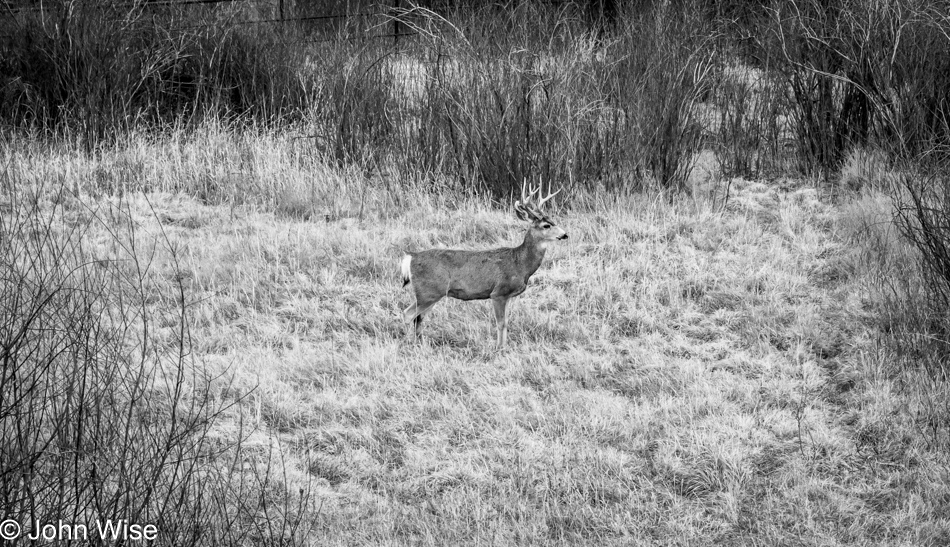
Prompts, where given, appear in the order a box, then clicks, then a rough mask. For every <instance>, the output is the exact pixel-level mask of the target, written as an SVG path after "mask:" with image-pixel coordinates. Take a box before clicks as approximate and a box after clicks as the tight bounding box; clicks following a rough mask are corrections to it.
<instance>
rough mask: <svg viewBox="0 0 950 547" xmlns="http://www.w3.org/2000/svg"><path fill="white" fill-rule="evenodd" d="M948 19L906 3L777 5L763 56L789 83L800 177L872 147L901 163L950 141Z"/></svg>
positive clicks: (942, 12) (809, 0)
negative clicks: (849, 154) (949, 116)
mask: <svg viewBox="0 0 950 547" xmlns="http://www.w3.org/2000/svg"><path fill="white" fill-rule="evenodd" d="M948 16H950V13H948V12H947V11H946V7H945V6H943V7H941V6H936V5H930V4H928V5H926V6H923V5H917V4H913V3H906V2H871V3H867V2H857V3H854V2H830V3H829V2H819V1H817V0H803V1H800V0H796V1H794V2H787V3H782V4H778V5H777V7H776V8H775V10H774V11H773V17H772V18H771V23H770V26H771V29H772V32H771V33H770V34H768V35H767V36H770V37H771V38H772V39H771V40H763V43H764V45H765V48H764V49H765V55H766V56H767V57H768V58H770V59H772V60H774V61H776V62H777V65H776V67H777V68H778V69H779V70H780V71H781V72H782V73H783V74H784V75H785V76H786V77H787V79H788V81H789V83H790V91H791V93H790V99H791V106H792V108H791V112H790V115H791V119H792V127H793V130H794V134H795V138H796V147H797V151H798V155H799V160H800V167H801V169H802V170H803V171H805V172H808V173H812V174H821V175H823V176H825V177H829V176H830V175H831V174H832V173H835V172H836V171H837V169H838V168H839V167H840V165H841V161H842V160H843V159H844V155H845V153H846V152H847V150H849V149H851V148H854V147H861V146H866V145H868V144H873V145H874V146H877V147H880V148H881V149H884V150H887V151H889V152H890V153H891V154H892V155H893V156H895V157H901V158H905V159H910V158H913V157H916V156H919V155H920V154H921V153H923V152H926V151H928V150H934V149H943V148H945V147H946V146H947V143H948V142H950V141H948V138H950V131H948V128H950V125H948V123H947V120H948V114H950V95H948V91H947V89H948V88H950V86H948V84H950V80H948V78H950V76H948V74H950V25H948V21H950V17H948Z"/></svg>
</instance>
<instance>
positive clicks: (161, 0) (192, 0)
mask: <svg viewBox="0 0 950 547" xmlns="http://www.w3.org/2000/svg"><path fill="white" fill-rule="evenodd" d="M237 1H242V0H156V1H154V2H147V1H146V2H128V3H122V4H118V3H116V4H108V3H94V4H93V5H92V6H91V7H93V8H94V9H98V10H103V9H119V8H142V9H147V8H150V7H156V6H157V7H166V6H188V5H202V4H226V3H232V2H237ZM392 1H393V7H392V8H388V9H387V8H386V7H385V6H383V5H380V6H379V9H378V11H370V12H355V13H342V14H334V15H305V16H298V17H284V16H283V8H284V6H283V4H284V2H283V0H280V5H279V11H280V12H281V17H280V18H279V19H259V20H244V21H227V22H218V23H199V24H194V25H188V26H184V27H176V28H171V29H168V30H172V31H181V30H192V29H202V28H209V27H218V26H230V27H234V26H244V25H269V24H284V23H297V22H307V21H331V20H340V19H344V20H349V19H362V18H366V17H376V16H385V15H387V14H392V13H394V12H397V11H398V12H403V13H407V11H406V10H404V9H402V8H400V7H399V5H400V4H401V2H400V1H399V0H392ZM2 6H3V8H5V9H6V10H7V11H8V12H10V13H11V14H13V15H16V14H17V13H20V12H27V13H29V12H38V11H39V12H48V11H53V10H50V8H49V7H48V6H46V7H44V6H42V5H40V6H21V7H12V6H11V5H10V2H4V3H3V4H2ZM3 8H0V11H2V9H3ZM392 23H393V32H392V33H389V34H373V35H363V36H354V37H345V38H342V37H329V38H322V39H304V40H297V42H298V43H326V42H333V41H336V40H341V39H342V40H347V41H352V40H361V39H365V40H373V39H378V38H393V39H394V40H397V41H398V40H399V38H401V37H408V36H415V35H417V34H418V33H416V32H406V31H404V30H403V28H404V27H405V25H400V24H399V21H398V20H395V19H394V20H393V21H392ZM3 38H10V36H4V35H0V39H3Z"/></svg>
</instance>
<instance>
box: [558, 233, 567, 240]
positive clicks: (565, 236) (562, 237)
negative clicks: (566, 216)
mask: <svg viewBox="0 0 950 547" xmlns="http://www.w3.org/2000/svg"><path fill="white" fill-rule="evenodd" d="M558 239H567V234H564V235H562V236H561V237H559V238H558Z"/></svg>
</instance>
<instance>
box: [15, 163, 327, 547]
mask: <svg viewBox="0 0 950 547" xmlns="http://www.w3.org/2000/svg"><path fill="white" fill-rule="evenodd" d="M0 209H2V215H0V271H2V276H0V514H3V515H4V518H5V519H13V520H15V521H17V522H19V523H20V524H21V526H22V530H23V533H30V532H31V531H33V528H34V526H35V525H36V523H41V524H42V523H57V522H64V523H68V524H73V525H85V526H86V527H87V530H88V531H89V534H90V537H93V536H94V535H95V533H96V532H95V530H97V528H96V526H97V525H96V522H104V521H106V520H111V521H112V522H114V523H117V522H119V520H120V519H122V520H124V521H125V522H127V523H131V524H136V525H139V526H145V525H153V526H154V527H155V530H156V531H157V533H158V536H157V541H156V544H159V545H217V544H244V543H245V542H247V541H252V540H253V541H254V542H255V543H264V544H280V545H286V544H288V543H294V542H295V541H296V540H297V538H299V535H300V534H298V532H299V531H302V530H303V528H301V527H300V525H301V523H303V522H308V520H307V519H309V518H312V512H310V511H309V509H308V507H309V490H304V489H303V488H301V489H300V490H299V491H295V492H290V491H288V489H287V486H286V484H287V483H286V480H281V475H280V474H279V472H278V471H277V470H278V465H277V460H276V459H275V458H273V457H272V454H271V453H269V452H267V451H264V452H261V451H255V450H250V449H248V448H247V447H245V446H244V444H243V443H244V442H245V440H246V435H247V432H239V433H238V434H237V436H236V437H228V436H222V435H221V434H220V432H218V431H217V428H218V426H219V424H220V422H221V418H222V417H223V416H224V415H225V414H226V413H228V412H232V411H233V409H234V407H233V405H234V403H235V402H236V400H235V399H233V398H232V399H228V398H222V397H221V396H220V394H221V393H227V392H228V390H229V386H230V384H229V382H228V381H227V380H226V377H224V376H222V375H221V374H215V375H212V374H210V373H209V372H208V371H207V370H206V369H205V368H204V367H203V366H202V365H201V363H200V362H198V361H196V359H194V357H193V355H192V353H191V349H190V335H189V329H188V327H187V325H188V324H189V319H188V301H189V299H190V296H189V295H188V291H187V290H186V288H185V283H186V281H185V278H184V276H183V275H181V273H180V271H178V270H177V268H175V267H174V266H173V264H174V263H175V261H174V258H172V259H171V261H170V262H166V263H165V266H162V265H160V264H159V262H160V261H159V260H158V258H157V257H159V256H160V255H162V254H163V253H167V252H171V250H172V249H173V247H172V246H171V244H170V243H169V242H168V240H161V239H158V240H155V239H154V238H153V239H151V240H150V239H149V238H146V237H142V235H141V234H138V233H137V232H136V230H135V228H134V226H135V221H134V219H133V218H132V217H131V216H130V215H129V214H128V212H127V210H125V209H123V207H121V206H115V207H109V206H103V207H102V208H98V209H90V208H88V207H86V206H84V205H83V204H82V203H80V202H78V201H77V200H76V199H75V198H73V197H72V196H71V195H69V193H67V192H65V191H64V190H62V189H50V188H49V187H42V186H40V185H29V186H27V185H22V184H20V183H19V181H17V180H14V176H13V175H10V174H9V172H8V173H7V174H6V176H5V177H4V179H3V186H2V188H0ZM163 241H164V243H163ZM168 264H171V265H172V266H169V265H168ZM262 519H263V521H264V522H263V524H261V523H262ZM73 539H76V538H73ZM93 542H95V541H94V540H93Z"/></svg>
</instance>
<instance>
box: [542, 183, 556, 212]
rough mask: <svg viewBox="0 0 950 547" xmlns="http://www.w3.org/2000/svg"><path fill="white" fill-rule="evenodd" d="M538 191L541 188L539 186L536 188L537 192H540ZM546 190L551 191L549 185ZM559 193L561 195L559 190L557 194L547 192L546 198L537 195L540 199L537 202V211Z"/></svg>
mask: <svg viewBox="0 0 950 547" xmlns="http://www.w3.org/2000/svg"><path fill="white" fill-rule="evenodd" d="M540 189H541V187H540V186H539V187H538V190H540ZM548 189H549V190H550V189H551V186H550V184H549V185H548ZM560 193H561V191H560V190H558V191H557V192H548V195H547V196H546V197H543V198H542V197H541V196H540V195H539V196H538V197H539V198H540V199H539V200H538V209H540V208H541V207H544V202H545V201H547V200H549V199H551V198H553V197H554V196H556V195H558V194H560Z"/></svg>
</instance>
